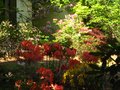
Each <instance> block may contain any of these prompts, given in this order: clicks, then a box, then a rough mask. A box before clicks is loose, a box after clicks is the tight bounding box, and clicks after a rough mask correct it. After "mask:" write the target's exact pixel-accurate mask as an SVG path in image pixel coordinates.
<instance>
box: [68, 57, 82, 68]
mask: <svg viewBox="0 0 120 90" xmlns="http://www.w3.org/2000/svg"><path fill="white" fill-rule="evenodd" d="M79 64H80V62H79V61H78V60H76V59H70V60H69V68H74V67H75V66H76V65H79Z"/></svg>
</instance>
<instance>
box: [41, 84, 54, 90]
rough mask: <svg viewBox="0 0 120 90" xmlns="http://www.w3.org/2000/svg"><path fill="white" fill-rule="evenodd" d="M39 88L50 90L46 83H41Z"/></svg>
mask: <svg viewBox="0 0 120 90" xmlns="http://www.w3.org/2000/svg"><path fill="white" fill-rule="evenodd" d="M40 88H41V89H40V90H52V88H51V86H50V85H48V84H46V83H42V84H41V86H40Z"/></svg>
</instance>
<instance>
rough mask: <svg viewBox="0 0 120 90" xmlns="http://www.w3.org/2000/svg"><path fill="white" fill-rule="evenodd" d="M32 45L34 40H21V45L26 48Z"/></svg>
mask: <svg viewBox="0 0 120 90" xmlns="http://www.w3.org/2000/svg"><path fill="white" fill-rule="evenodd" d="M32 45H33V44H32V42H30V41H27V40H24V41H22V42H21V46H22V47H24V48H28V47H31V46H32Z"/></svg>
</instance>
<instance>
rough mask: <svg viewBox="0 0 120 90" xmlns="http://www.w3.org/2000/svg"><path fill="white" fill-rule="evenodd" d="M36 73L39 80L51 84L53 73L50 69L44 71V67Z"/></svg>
mask: <svg viewBox="0 0 120 90" xmlns="http://www.w3.org/2000/svg"><path fill="white" fill-rule="evenodd" d="M36 72H37V73H39V74H40V76H41V77H40V78H41V79H44V80H46V81H49V82H50V83H52V82H53V76H54V75H53V72H52V71H51V70H50V69H46V68H44V67H41V68H39V69H38V70H37V71H36Z"/></svg>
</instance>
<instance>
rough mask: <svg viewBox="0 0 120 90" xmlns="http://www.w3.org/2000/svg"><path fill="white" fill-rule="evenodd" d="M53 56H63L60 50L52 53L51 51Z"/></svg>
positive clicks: (58, 57) (60, 57) (59, 57)
mask: <svg viewBox="0 0 120 90" xmlns="http://www.w3.org/2000/svg"><path fill="white" fill-rule="evenodd" d="M53 57H55V58H57V59H62V57H63V53H62V51H58V50H57V51H55V52H54V53H53Z"/></svg>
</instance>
